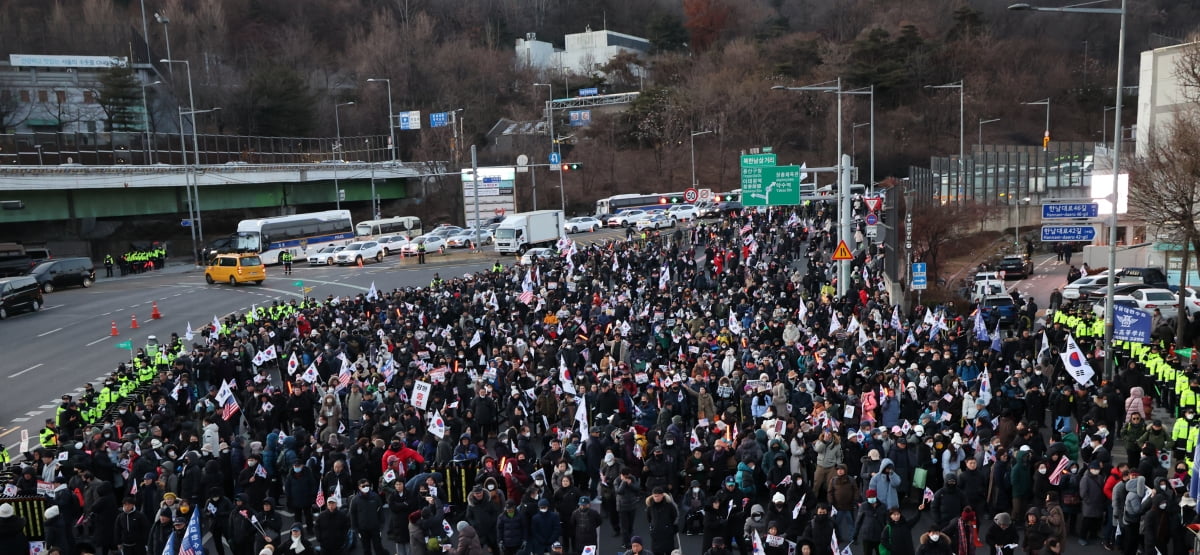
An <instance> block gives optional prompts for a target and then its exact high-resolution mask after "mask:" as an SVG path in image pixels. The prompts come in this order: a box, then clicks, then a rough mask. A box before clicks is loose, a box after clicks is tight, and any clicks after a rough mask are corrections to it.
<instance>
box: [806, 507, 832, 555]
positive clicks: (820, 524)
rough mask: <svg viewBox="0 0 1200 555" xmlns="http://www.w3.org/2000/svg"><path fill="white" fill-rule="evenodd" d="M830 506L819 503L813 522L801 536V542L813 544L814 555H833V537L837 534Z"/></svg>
mask: <svg viewBox="0 0 1200 555" xmlns="http://www.w3.org/2000/svg"><path fill="white" fill-rule="evenodd" d="M829 509H830V507H829V505H827V504H825V503H817V512H816V515H815V516H813V519H812V522H810V523H809V524H808V529H806V530H805V531H804V534H803V535H801V536H800V539H801V540H806V541H809V542H812V544H813V554H814V555H832V554H833V549H832V548H831V545H832V543H833V536H834V534H836V533H837V531H836V530H835V529H834V525H833V518H832V517H830V516H829V512H830V510H829Z"/></svg>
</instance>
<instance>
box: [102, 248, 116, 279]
mask: <svg viewBox="0 0 1200 555" xmlns="http://www.w3.org/2000/svg"><path fill="white" fill-rule="evenodd" d="M113 262H114V261H113V256H112V255H111V254H106V255H104V277H113V273H112V267H113Z"/></svg>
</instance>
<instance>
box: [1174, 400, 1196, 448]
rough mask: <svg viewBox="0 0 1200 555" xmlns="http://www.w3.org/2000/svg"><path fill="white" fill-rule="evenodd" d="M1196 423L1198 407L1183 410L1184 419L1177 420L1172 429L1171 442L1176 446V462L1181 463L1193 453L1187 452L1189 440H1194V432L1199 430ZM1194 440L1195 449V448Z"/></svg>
mask: <svg viewBox="0 0 1200 555" xmlns="http://www.w3.org/2000/svg"><path fill="white" fill-rule="evenodd" d="M1198 426H1200V425H1198V424H1197V422H1196V407H1194V406H1193V407H1187V408H1185V409H1184V410H1183V418H1179V419H1176V420H1175V426H1174V427H1173V428H1172V429H1171V442H1172V445H1173V446H1174V449H1173V451H1174V452H1175V460H1177V461H1181V460H1184V459H1186V458H1187V457H1188V456H1189V455H1191V452H1190V451H1188V450H1187V448H1188V442H1189V440H1193V437H1194V436H1193V434H1192V430H1193V429H1197V428H1198ZM1194 446H1195V445H1194V440H1193V447H1194Z"/></svg>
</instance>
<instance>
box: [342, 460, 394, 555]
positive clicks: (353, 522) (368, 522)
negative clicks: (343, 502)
mask: <svg viewBox="0 0 1200 555" xmlns="http://www.w3.org/2000/svg"><path fill="white" fill-rule="evenodd" d="M349 512H350V526H351V527H352V528H353V529H354V530H355V531H356V532H358V535H359V536H360V537H361V538H362V548H363V555H371V553H372V552H374V553H377V554H379V555H388V554H387V551H384V549H383V541H382V540H381V539H380V533H381V532H382V531H383V498H382V497H380V496H379V494H378V493H375V491H374V490H372V489H371V482H370V481H368V480H366V479H362V480H359V481H358V493H357V494H355V495H354V497H351V498H350V511H349ZM372 548H373V549H374V551H372Z"/></svg>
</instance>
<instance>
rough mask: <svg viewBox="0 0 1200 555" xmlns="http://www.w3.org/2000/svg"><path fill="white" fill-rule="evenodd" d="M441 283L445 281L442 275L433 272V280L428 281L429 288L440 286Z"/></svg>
mask: <svg viewBox="0 0 1200 555" xmlns="http://www.w3.org/2000/svg"><path fill="white" fill-rule="evenodd" d="M443 283H445V280H443V279H442V276H440V275H438V274H437V273H436V272H434V274H433V281H431V282H429V288H430V289H437V288H438V287H441V286H442V284H443Z"/></svg>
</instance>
